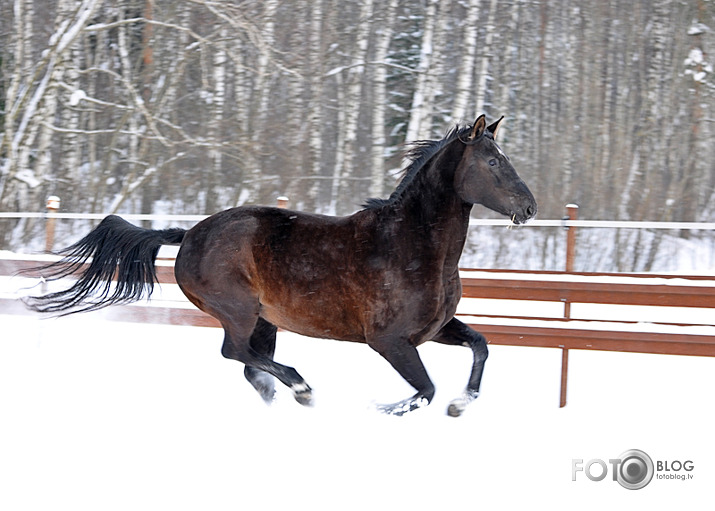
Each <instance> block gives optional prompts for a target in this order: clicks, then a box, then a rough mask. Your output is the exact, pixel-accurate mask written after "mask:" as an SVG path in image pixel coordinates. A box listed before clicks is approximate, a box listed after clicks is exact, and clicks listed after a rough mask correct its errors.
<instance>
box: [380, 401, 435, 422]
mask: <svg viewBox="0 0 715 511" xmlns="http://www.w3.org/2000/svg"><path fill="white" fill-rule="evenodd" d="M428 404H429V400H428V399H427V398H426V397H423V396H420V397H413V398H410V399H405V400H404V401H400V402H399V403H394V404H391V405H377V406H376V408H377V411H379V412H382V413H384V414H386V415H395V416H397V417H401V416H402V415H405V414H406V413H407V412H411V411H412V410H416V409H418V408H422V407H423V406H427V405H428Z"/></svg>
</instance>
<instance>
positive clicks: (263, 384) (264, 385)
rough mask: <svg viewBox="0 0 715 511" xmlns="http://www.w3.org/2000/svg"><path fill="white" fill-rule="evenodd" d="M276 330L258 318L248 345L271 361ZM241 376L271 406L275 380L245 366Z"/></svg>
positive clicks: (268, 375) (266, 374)
mask: <svg viewBox="0 0 715 511" xmlns="http://www.w3.org/2000/svg"><path fill="white" fill-rule="evenodd" d="M277 331H278V329H277V328H276V326H275V325H273V324H271V323H269V322H268V321H266V320H264V319H263V318H258V322H257V323H256V328H254V329H253V333H252V334H251V339H250V341H249V342H250V344H251V347H252V348H253V349H254V350H256V352H257V353H259V354H261V355H263V356H265V357H268V358H270V359H271V360H273V355H274V353H275V350H276V332H277ZM243 374H244V376H245V377H246V379H247V380H248V382H249V383H250V384H251V385H253V388H254V389H256V391H257V392H258V394H259V395H260V396H261V398H263V400H264V401H265V402H266V403H267V404H271V403H272V402H273V400H274V398H275V393H276V389H275V379H274V378H273V376H271V375H270V374H269V373H267V372H265V371H262V370H260V369H257V368H255V367H254V366H250V365H247V366H246V368H245V369H244V370H243Z"/></svg>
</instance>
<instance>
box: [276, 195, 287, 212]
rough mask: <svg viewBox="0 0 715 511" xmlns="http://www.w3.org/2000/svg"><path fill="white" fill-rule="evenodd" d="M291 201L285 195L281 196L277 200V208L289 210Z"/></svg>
mask: <svg viewBox="0 0 715 511" xmlns="http://www.w3.org/2000/svg"><path fill="white" fill-rule="evenodd" d="M289 200H290V199H289V198H288V197H286V196H285V195H281V196H280V197H278V198H277V199H276V202H277V203H278V204H277V206H278V207H279V208H281V209H286V208H288V201H289Z"/></svg>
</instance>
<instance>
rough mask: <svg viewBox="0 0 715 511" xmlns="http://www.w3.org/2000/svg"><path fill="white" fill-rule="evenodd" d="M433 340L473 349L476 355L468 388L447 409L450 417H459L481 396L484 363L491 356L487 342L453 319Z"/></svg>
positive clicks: (478, 334) (481, 336) (480, 335)
mask: <svg viewBox="0 0 715 511" xmlns="http://www.w3.org/2000/svg"><path fill="white" fill-rule="evenodd" d="M433 340H434V341H435V342H438V343H441V344H449V345H452V346H457V345H460V346H468V347H469V348H471V349H472V353H473V354H474V362H473V363H472V373H471V374H470V376H469V382H468V383H467V388H466V389H464V392H462V395H461V396H460V397H458V398H456V399H454V400H452V402H450V404H449V407H448V408H447V414H448V415H449V416H451V417H459V416H460V415H462V413H463V412H464V410H465V409H466V408H467V406H468V405H469V404H470V403H471V402H472V401H474V400H475V399H476V398H477V397H478V396H479V388H480V386H481V383H482V374H483V373H484V363H485V362H486V360H487V357H488V356H489V350H488V348H487V340H486V339H485V338H484V336H483V335H482V334H480V333H479V332H476V331H475V330H473V329H472V328H470V327H468V326H467V325H465V324H464V323H462V322H461V321H459V320H458V319H455V318H452V320H451V321H449V323H447V324H446V325H445V326H444V327H442V330H440V331H439V332H438V333H437V336H436V337H435V338H434V339H433Z"/></svg>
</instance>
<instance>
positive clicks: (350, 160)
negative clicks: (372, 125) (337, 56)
mask: <svg viewBox="0 0 715 511" xmlns="http://www.w3.org/2000/svg"><path fill="white" fill-rule="evenodd" d="M372 6H373V0H364V1H363V3H362V4H361V6H360V22H359V24H358V26H357V32H356V34H355V40H354V41H355V42H354V44H353V45H352V50H353V54H352V56H351V60H352V65H351V66H350V68H349V69H348V70H347V79H346V94H345V100H344V103H343V108H344V109H345V121H344V123H343V125H342V130H343V131H344V136H343V144H342V148H339V149H338V150H342V153H343V162H342V171H341V173H340V175H341V178H340V182H339V183H338V194H337V195H338V201H339V204H345V209H344V210H343V211H339V213H349V212H351V210H352V208H353V207H354V205H355V204H354V202H353V201H352V200H342V198H343V197H344V198H346V199H347V198H348V197H353V196H354V194H353V193H351V192H347V193H345V190H355V187H353V186H352V185H353V184H354V183H355V179H356V178H357V177H358V176H357V174H356V169H355V157H356V155H357V150H358V147H357V140H358V128H359V126H358V119H359V117H360V105H361V104H362V93H363V83H364V82H365V63H366V62H367V50H368V40H369V37H370V26H371V14H372Z"/></svg>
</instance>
